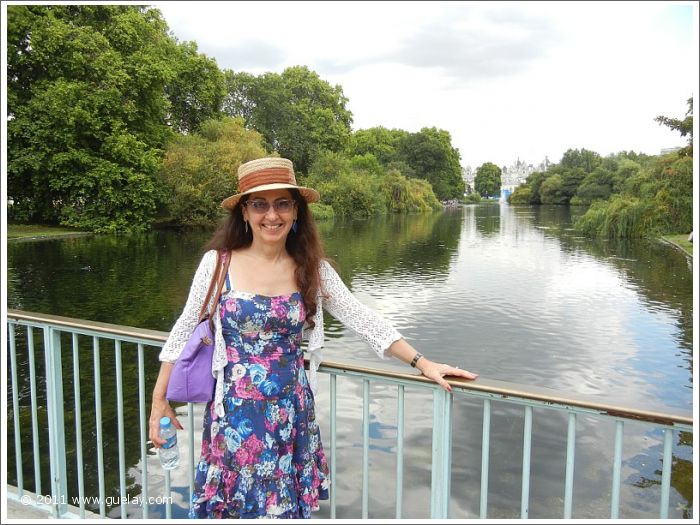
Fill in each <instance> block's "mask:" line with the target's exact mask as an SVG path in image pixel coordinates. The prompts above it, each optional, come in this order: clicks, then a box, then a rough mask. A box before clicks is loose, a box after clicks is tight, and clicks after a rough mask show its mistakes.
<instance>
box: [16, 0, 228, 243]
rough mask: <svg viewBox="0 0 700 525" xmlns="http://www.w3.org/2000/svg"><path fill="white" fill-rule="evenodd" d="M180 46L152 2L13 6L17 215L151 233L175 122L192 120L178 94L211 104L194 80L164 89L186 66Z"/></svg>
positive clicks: (100, 229)
mask: <svg viewBox="0 0 700 525" xmlns="http://www.w3.org/2000/svg"><path fill="white" fill-rule="evenodd" d="M179 50H180V48H179V47H178V44H177V43H176V42H175V40H174V39H173V37H171V36H170V35H169V34H168V27H167V24H166V23H165V21H164V20H163V18H162V16H161V14H160V12H159V11H158V10H155V9H149V8H147V7H143V6H130V5H121V6H109V5H32V6H20V5H16V6H8V66H7V70H8V86H7V87H8V115H9V118H8V151H7V157H8V173H7V180H8V196H9V197H10V198H11V199H12V200H13V201H14V204H13V205H12V206H11V208H10V209H9V216H10V219H13V220H23V221H32V222H43V223H51V224H56V223H60V224H63V225H66V226H74V227H78V228H81V229H90V230H93V231H97V232H117V231H141V230H144V229H146V228H148V227H149V226H150V223H151V221H152V218H153V216H154V214H155V211H156V207H157V204H158V201H159V200H160V198H161V197H162V193H161V191H160V189H159V188H158V187H157V186H156V184H155V173H156V171H157V170H158V167H159V164H160V159H161V155H162V148H163V146H164V144H165V142H166V140H167V138H168V137H169V136H170V135H171V133H172V131H171V125H172V127H174V128H176V129H187V128H188V126H189V125H185V124H183V123H182V122H181V121H180V120H178V119H181V118H183V117H182V114H183V112H181V111H179V108H181V107H182V104H181V101H183V100H188V101H192V100H199V101H200V102H202V101H203V100H206V97H204V96H200V87H201V85H202V78H199V79H197V78H196V75H195V76H192V75H191V76H190V77H189V84H187V83H183V84H181V85H180V87H179V88H178V89H177V90H173V89H170V90H169V87H170V86H171V85H172V84H173V82H175V81H176V80H178V77H179V76H180V75H183V71H184V70H185V69H186V68H185V67H184V66H182V64H181V62H180V58H181V53H180V51H179ZM188 56H189V58H190V59H191V60H196V58H197V57H196V55H195V54H194V51H192V49H191V48H190V51H189V54H188ZM210 73H211V70H208V71H207V72H206V73H205V74H207V75H209V74H210ZM184 76H186V75H184ZM204 85H207V83H206V82H204ZM169 91H170V94H172V96H173V98H172V99H169V98H168V93H169ZM175 92H176V93H177V96H175V94H174V93H175ZM212 103H215V102H212ZM205 107H206V103H200V104H199V105H197V108H198V111H202V112H203V111H204V108H205Z"/></svg>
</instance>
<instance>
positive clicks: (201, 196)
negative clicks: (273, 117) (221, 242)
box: [158, 117, 265, 226]
mask: <svg viewBox="0 0 700 525" xmlns="http://www.w3.org/2000/svg"><path fill="white" fill-rule="evenodd" d="M262 142H263V140H262V137H261V136H260V134H259V133H257V132H256V131H253V130H247V129H245V127H244V125H243V119H241V118H237V119H233V118H228V117H227V118H224V119H222V120H213V119H212V120H207V121H204V122H203V123H202V124H201V129H200V131H199V133H193V134H190V135H176V136H174V137H173V139H172V140H171V141H170V142H169V143H168V145H167V148H166V150H165V158H164V160H163V166H162V168H161V169H160V171H159V172H158V179H159V181H160V183H161V184H162V186H163V187H164V188H165V190H166V194H167V196H168V197H167V199H166V200H165V207H164V209H162V210H161V218H162V220H163V221H166V222H171V223H174V224H178V225H186V226H194V225H206V224H212V222H214V221H215V220H216V219H217V218H219V217H220V215H221V207H220V203H221V201H222V200H224V199H225V198H226V197H228V196H230V195H232V194H234V193H236V191H237V188H238V181H237V178H236V176H235V174H236V173H237V171H238V167H239V166H240V165H241V164H242V163H244V162H247V161H249V160H253V159H257V158H260V157H263V156H265V150H264V148H263V146H262Z"/></svg>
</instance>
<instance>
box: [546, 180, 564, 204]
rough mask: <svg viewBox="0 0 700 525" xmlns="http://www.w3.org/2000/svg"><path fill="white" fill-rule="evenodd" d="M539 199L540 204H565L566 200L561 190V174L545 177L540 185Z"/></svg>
mask: <svg viewBox="0 0 700 525" xmlns="http://www.w3.org/2000/svg"><path fill="white" fill-rule="evenodd" d="M540 200H541V201H542V204H566V203H567V202H568V201H567V198H566V195H565V194H564V192H563V188H562V177H561V175H551V176H549V177H547V178H546V179H545V181H544V182H543V183H542V186H541V187H540Z"/></svg>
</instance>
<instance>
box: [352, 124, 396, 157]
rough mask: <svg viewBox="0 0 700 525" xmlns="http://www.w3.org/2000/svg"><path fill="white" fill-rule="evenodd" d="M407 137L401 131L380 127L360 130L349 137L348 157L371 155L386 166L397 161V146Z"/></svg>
mask: <svg viewBox="0 0 700 525" xmlns="http://www.w3.org/2000/svg"><path fill="white" fill-rule="evenodd" d="M408 135H409V133H408V132H407V131H404V130H402V129H392V130H389V129H387V128H385V127H382V126H378V127H375V128H368V129H360V130H357V131H356V132H354V133H353V134H352V135H351V137H350V143H349V146H348V155H349V156H350V157H353V156H355V155H364V154H366V153H371V154H372V155H374V156H375V157H376V158H377V160H379V162H381V163H382V164H384V165H387V164H389V163H391V162H394V161H396V160H397V155H398V147H399V144H400V143H401V141H402V140H403V139H404V138H406V137H407V136H408Z"/></svg>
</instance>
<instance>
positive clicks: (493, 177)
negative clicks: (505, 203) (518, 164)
mask: <svg viewBox="0 0 700 525" xmlns="http://www.w3.org/2000/svg"><path fill="white" fill-rule="evenodd" d="M474 189H476V191H477V193H478V194H479V195H481V196H496V195H499V194H500V193H501V168H499V167H498V166H496V165H495V164H494V163H493V162H485V163H483V164H482V165H481V166H479V167H478V168H476V175H475V177H474Z"/></svg>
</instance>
